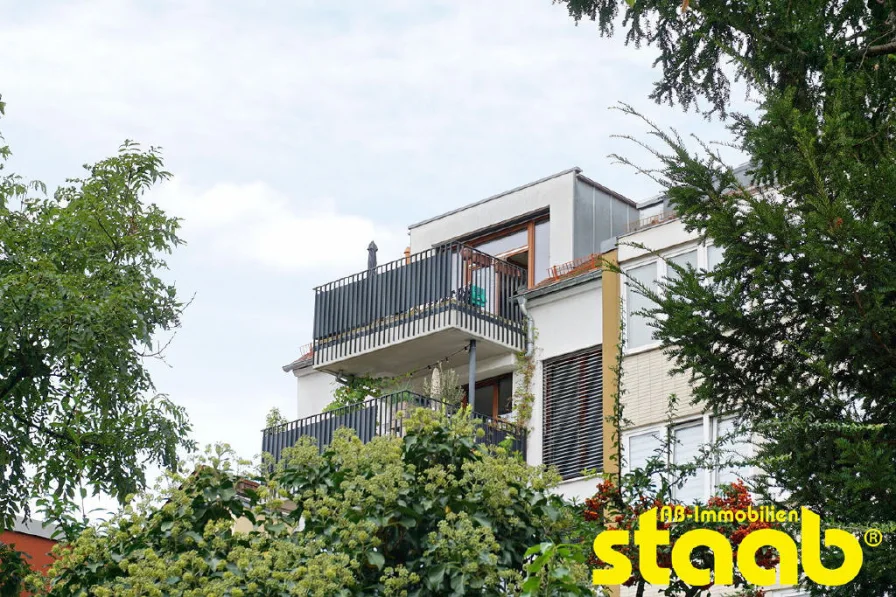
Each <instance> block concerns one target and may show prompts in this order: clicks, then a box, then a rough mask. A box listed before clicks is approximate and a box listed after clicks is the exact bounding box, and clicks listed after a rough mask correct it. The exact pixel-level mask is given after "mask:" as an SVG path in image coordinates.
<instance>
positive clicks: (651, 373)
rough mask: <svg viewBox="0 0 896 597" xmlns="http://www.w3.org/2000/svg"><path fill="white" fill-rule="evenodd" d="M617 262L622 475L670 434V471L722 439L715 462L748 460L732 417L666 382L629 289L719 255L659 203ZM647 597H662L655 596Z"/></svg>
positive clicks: (680, 378)
mask: <svg viewBox="0 0 896 597" xmlns="http://www.w3.org/2000/svg"><path fill="white" fill-rule="evenodd" d="M735 174H736V175H737V176H738V177H739V178H741V182H742V183H743V184H745V185H749V181H748V180H746V177H747V167H746V166H741V167H740V168H738V169H737V170H736V171H735ZM616 246H617V258H618V264H619V266H620V269H621V270H622V272H623V274H624V275H623V276H622V277H621V280H620V285H619V290H620V292H619V295H618V296H617V298H616V300H617V301H619V305H620V307H621V311H622V318H623V321H624V326H623V330H624V333H623V338H622V368H623V384H624V387H625V393H624V394H623V396H622V399H621V403H622V407H623V415H624V418H625V419H626V420H627V424H626V425H625V426H624V427H623V428H622V429H620V430H619V431H620V442H621V443H622V449H623V454H624V466H625V467H626V468H627V469H635V468H641V467H643V466H644V464H645V463H646V461H647V459H648V458H650V457H651V456H653V455H655V454H657V453H660V452H661V451H662V449H663V438H665V437H666V434H667V433H670V434H671V437H672V439H673V441H672V442H671V443H672V445H671V446H670V449H669V452H668V453H667V454H665V457H666V458H667V459H668V461H669V462H670V463H675V464H685V463H688V462H693V461H694V460H695V459H696V458H697V457H698V455H699V453H700V451H701V448H703V447H704V446H706V445H710V444H713V443H716V442H717V440H719V439H720V438H726V442H725V443H724V445H723V447H722V450H719V451H717V452H726V453H727V454H726V453H720V454H719V456H720V461H725V460H728V458H727V456H734V457H736V456H740V457H749V456H750V455H751V451H752V447H751V446H752V444H751V442H750V438H749V437H747V436H746V434H745V433H744V432H742V431H741V430H739V429H738V428H737V424H736V421H735V420H734V419H733V418H732V417H726V416H720V417H714V416H712V415H710V414H708V413H706V412H704V411H703V410H702V409H701V408H700V407H699V406H696V405H693V404H691V397H692V393H691V388H690V385H689V383H688V380H687V378H686V376H684V375H681V374H676V375H671V374H670V371H671V369H672V365H671V363H670V362H669V360H668V358H667V357H666V356H665V355H664V354H663V352H662V351H661V350H660V348H659V343H658V342H657V341H656V340H655V339H654V337H653V328H652V327H650V326H649V325H648V322H647V320H646V319H645V318H644V317H643V316H642V315H639V314H638V311H640V310H641V309H643V308H646V307H648V306H649V305H648V303H647V301H648V300H649V299H647V298H646V297H644V296H643V294H641V293H639V292H637V291H636V284H635V281H637V282H639V283H640V284H643V285H646V286H647V287H649V288H651V289H652V290H654V291H655V292H658V293H661V292H662V285H661V281H662V280H664V279H671V278H673V277H674V276H675V275H676V273H675V271H674V269H673V268H672V267H670V264H676V265H679V266H684V267H687V266H690V267H693V268H695V269H702V270H704V271H712V269H713V268H714V267H715V266H716V265H717V264H718V263H719V262H720V260H721V259H722V257H723V253H722V251H721V250H720V249H719V248H717V247H715V246H714V245H713V244H712V243H707V242H705V241H704V240H703V239H701V238H700V237H699V236H698V235H697V234H696V233H693V232H687V231H686V230H685V228H684V225H683V224H682V222H681V221H680V220H678V219H677V217H676V214H675V212H674V210H672V208H671V206H670V205H669V202H668V199H667V198H665V197H657V198H654V199H652V200H650V201H646V202H643V203H642V204H641V219H640V220H639V221H638V222H636V223H634V224H633V225H632V226H631V227H630V231H629V232H627V233H626V234H623V235H620V237H619V238H618V239H617V240H616ZM671 394H675V395H676V397H677V404H676V408H675V410H674V412H671V413H670V408H669V397H670V395H671ZM752 473H753V471H752V470H750V469H749V468H748V467H739V466H725V465H721V464H720V465H719V466H715V467H711V468H706V469H704V470H702V471H700V472H698V474H697V475H695V476H693V477H691V478H689V479H688V480H687V481H686V482H685V483H684V485H683V486H682V487H680V488H676V489H675V490H673V494H674V496H675V497H676V499H678V500H681V501H682V502H686V503H687V502H690V503H693V502H697V501H702V502H705V501H706V500H707V499H709V498H710V497H711V496H712V495H714V494H715V492H716V490H717V488H718V487H719V485H721V484H725V483H733V482H734V481H737V480H738V479H745V480H748V479H749V478H750V476H751V475H752ZM731 592H732V591H731V589H730V588H728V589H726V588H719V589H717V590H713V593H712V594H713V595H716V594H718V595H725V594H728V593H731ZM634 594H635V591H634V589H627V588H624V587H623V588H622V590H621V592H620V595H621V597H628V596H631V595H634ZM649 594H650V595H662V592H661V591H659V590H654V591H653V592H652V593H649ZM766 594H767V595H769V596H770V597H805V596H806V595H807V593H804V592H801V591H799V589H798V588H795V587H791V586H778V587H773V588H771V589H769V590H767V591H766Z"/></svg>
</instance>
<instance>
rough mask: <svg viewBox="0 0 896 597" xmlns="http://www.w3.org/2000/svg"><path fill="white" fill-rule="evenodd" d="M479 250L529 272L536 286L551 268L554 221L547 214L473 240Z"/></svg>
mask: <svg viewBox="0 0 896 597" xmlns="http://www.w3.org/2000/svg"><path fill="white" fill-rule="evenodd" d="M469 244H470V245H471V246H473V247H475V248H476V249H477V250H479V251H482V252H483V253H487V254H489V255H491V256H492V257H497V258H499V259H503V260H504V261H507V262H510V263H513V264H514V265H518V266H519V267H521V268H523V269H524V270H526V272H527V278H528V279H527V284H528V286H529V287H532V286H534V285H536V284H538V283H539V282H541V281H542V280H544V279H545V278H547V277H548V269H549V268H550V265H551V264H550V245H551V222H550V220H549V219H547V218H546V217H544V216H541V219H537V218H536V219H533V220H531V221H529V222H525V223H523V224H520V225H518V226H515V227H513V228H511V229H509V230H508V231H503V232H500V233H495V234H494V235H487V236H484V237H481V238H480V239H474V240H472V241H469Z"/></svg>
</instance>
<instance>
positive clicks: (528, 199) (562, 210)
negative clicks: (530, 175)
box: [410, 172, 576, 265]
mask: <svg viewBox="0 0 896 597" xmlns="http://www.w3.org/2000/svg"><path fill="white" fill-rule="evenodd" d="M575 180H576V173H575V172H569V173H567V174H564V175H563V176H558V177H556V178H551V179H548V180H545V181H543V182H540V183H538V184H534V185H532V186H528V187H526V188H523V189H520V190H518V191H515V192H513V193H507V194H506V195H502V196H500V197H496V198H494V199H492V200H490V201H487V202H485V203H482V204H480V205H475V206H473V207H470V208H468V209H463V210H461V211H458V212H457V213H454V214H451V215H448V216H445V217H443V218H439V219H437V220H433V221H432V222H429V223H427V224H423V225H422V226H418V227H416V228H411V229H410V233H411V251H412V252H414V253H418V252H420V251H425V250H426V249H428V248H430V247H432V246H433V245H435V244H438V243H440V242H444V241H446V240H449V239H452V238H455V237H457V236H461V235H463V234H468V233H470V232H473V231H475V230H479V229H480V228H485V227H486V226H491V225H494V224H497V223H499V222H503V221H504V220H509V219H510V218H514V217H516V216H519V215H522V214H524V213H528V212H532V211H536V210H538V209H541V208H544V207H550V210H551V253H550V254H551V265H555V264H558V263H565V262H567V261H570V260H571V259H572V258H573V244H572V242H573V238H572V237H573V190H574V183H575Z"/></svg>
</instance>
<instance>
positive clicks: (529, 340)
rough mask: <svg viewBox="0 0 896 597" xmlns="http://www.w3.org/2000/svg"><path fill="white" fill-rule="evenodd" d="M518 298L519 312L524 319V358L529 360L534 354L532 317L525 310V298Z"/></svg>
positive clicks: (527, 310)
mask: <svg viewBox="0 0 896 597" xmlns="http://www.w3.org/2000/svg"><path fill="white" fill-rule="evenodd" d="M518 298H519V301H520V310H521V311H522V312H523V315H524V316H525V317H526V358H527V359H530V358H532V353H534V352H535V326H534V325H533V324H532V315H530V314H529V309H527V308H526V297H524V296H521V297H518Z"/></svg>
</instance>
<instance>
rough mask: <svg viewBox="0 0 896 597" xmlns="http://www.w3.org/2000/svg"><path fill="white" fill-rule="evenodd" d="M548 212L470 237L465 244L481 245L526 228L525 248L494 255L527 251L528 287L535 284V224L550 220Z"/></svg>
mask: <svg viewBox="0 0 896 597" xmlns="http://www.w3.org/2000/svg"><path fill="white" fill-rule="evenodd" d="M550 219H551V216H550V214H547V215H541V216H539V217H537V218H533V219H531V220H529V221H528V222H523V223H521V224H517V225H515V226H511V227H510V228H506V229H504V230H499V231H496V232H492V233H490V234H485V235H483V236H480V237H478V238H474V239H471V240H469V241H467V243H466V244H468V245H470V246H471V247H473V248H476V247H478V246H479V245H483V244H485V243H487V242H489V241H493V240H496V239H499V238H501V237H503V236H510V235H511V234H515V233H517V232H520V231H521V230H526V246H525V248H522V247H521V248H517V249H513V250H512V251H508V252H506V253H502V254H501V255H495V257H496V258H498V259H504V258H505V257H512V256H514V255H517V254H519V253H522V252H523V251H528V252H529V256H528V265H527V268H526V275H527V277H528V279H527V280H526V284H527V286H528V287H529V288H532V287H533V286H535V226H536V224H540V223H542V222H545V221H550Z"/></svg>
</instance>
